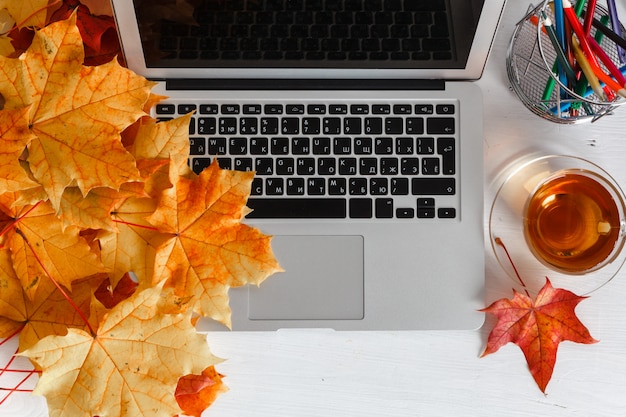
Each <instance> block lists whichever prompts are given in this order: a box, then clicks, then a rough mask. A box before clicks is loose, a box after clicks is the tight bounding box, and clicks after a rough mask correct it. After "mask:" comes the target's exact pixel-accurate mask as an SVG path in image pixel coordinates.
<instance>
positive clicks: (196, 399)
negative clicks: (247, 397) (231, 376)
mask: <svg viewBox="0 0 626 417" xmlns="http://www.w3.org/2000/svg"><path fill="white" fill-rule="evenodd" d="M223 377H224V375H222V374H220V373H218V372H217V371H216V370H215V367H213V366H210V367H208V368H207V369H205V370H204V371H202V374H201V375H185V376H183V377H182V378H180V380H179V381H178V385H177V386H176V393H175V395H176V401H178V405H180V408H182V409H183V411H184V413H185V415H186V416H192V417H201V415H202V412H203V411H204V410H206V409H207V408H208V407H209V406H210V405H211V404H213V402H214V401H215V399H216V398H217V396H218V395H219V394H221V393H223V392H226V391H227V390H228V388H227V387H226V386H225V385H224V383H223V382H222V378H223Z"/></svg>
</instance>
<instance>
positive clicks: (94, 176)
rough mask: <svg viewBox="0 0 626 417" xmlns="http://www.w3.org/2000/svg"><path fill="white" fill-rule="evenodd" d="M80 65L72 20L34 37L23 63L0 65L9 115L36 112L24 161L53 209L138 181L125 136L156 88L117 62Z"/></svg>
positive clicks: (79, 42) (1, 87) (79, 40)
mask: <svg viewBox="0 0 626 417" xmlns="http://www.w3.org/2000/svg"><path fill="white" fill-rule="evenodd" d="M83 58H84V53H83V43H82V38H81V36H80V33H79V31H78V29H77V27H76V15H75V14H73V15H72V16H71V18H70V19H68V20H66V21H61V22H58V23H54V24H52V25H50V26H47V27H45V28H44V29H42V30H40V31H37V32H36V34H35V39H34V40H33V43H32V45H31V46H30V47H29V48H28V50H27V51H26V52H25V53H24V55H23V56H21V57H20V58H16V59H11V58H5V57H0V94H1V95H2V96H3V97H4V99H5V109H16V108H22V107H26V106H31V113H30V118H29V123H30V126H31V132H32V133H33V134H34V135H35V136H36V138H33V139H32V140H31V141H30V143H29V145H28V158H27V161H28V162H29V164H30V168H31V171H32V174H33V176H34V177H35V179H36V180H37V181H38V182H39V183H40V184H41V185H42V186H43V187H44V189H45V190H46V192H47V194H48V197H49V198H50V201H51V202H52V205H53V207H55V209H58V208H59V205H60V200H61V197H62V194H63V191H64V190H65V188H67V187H68V186H70V185H73V184H75V185H76V186H77V187H78V188H79V189H80V190H81V192H82V193H83V195H86V194H87V192H88V191H89V190H91V189H93V188H96V187H109V188H112V189H115V190H117V189H119V187H120V186H121V185H122V184H123V183H125V182H128V181H135V180H139V179H140V177H139V173H138V171H137V167H136V165H135V159H134V158H133V156H132V155H131V154H130V153H129V152H128V151H126V149H124V147H123V146H122V143H121V136H120V133H121V131H122V130H123V129H125V128H126V127H127V126H129V125H130V124H132V123H133V122H134V121H135V120H137V119H138V118H139V117H141V116H143V115H144V114H145V113H144V112H143V110H142V106H143V104H144V103H145V102H146V101H147V99H148V97H149V95H150V89H151V87H152V86H153V83H151V82H149V81H147V80H146V79H145V78H143V77H140V76H138V75H136V74H134V73H133V72H131V71H129V70H127V69H125V68H122V67H121V66H120V65H119V64H117V62H116V61H112V62H110V63H108V64H104V65H100V66H97V67H86V66H83V65H82V63H83Z"/></svg>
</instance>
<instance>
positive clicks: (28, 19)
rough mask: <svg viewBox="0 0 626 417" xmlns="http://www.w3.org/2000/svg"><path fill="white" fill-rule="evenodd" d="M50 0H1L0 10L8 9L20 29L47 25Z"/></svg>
mask: <svg viewBox="0 0 626 417" xmlns="http://www.w3.org/2000/svg"><path fill="white" fill-rule="evenodd" d="M48 1H49V0H20V1H16V0H0V10H2V9H6V10H7V11H8V12H9V14H10V15H11V16H12V17H13V19H14V20H15V21H16V22H17V24H18V25H19V27H20V28H22V27H28V26H34V27H37V28H41V27H43V26H44V25H45V24H46V18H47V15H48V9H47V7H46V6H48Z"/></svg>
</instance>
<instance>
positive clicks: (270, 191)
mask: <svg viewBox="0 0 626 417" xmlns="http://www.w3.org/2000/svg"><path fill="white" fill-rule="evenodd" d="M284 189H285V182H284V180H283V179H282V178H267V179H266V180H265V194H267V195H282V194H283V192H284Z"/></svg>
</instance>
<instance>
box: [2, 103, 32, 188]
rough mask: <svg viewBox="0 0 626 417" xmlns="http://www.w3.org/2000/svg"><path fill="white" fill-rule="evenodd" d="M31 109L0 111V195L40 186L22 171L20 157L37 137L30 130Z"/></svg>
mask: <svg viewBox="0 0 626 417" xmlns="http://www.w3.org/2000/svg"><path fill="white" fill-rule="evenodd" d="M28 112H29V108H28V107H24V108H21V109H15V110H0V194H4V193H6V192H11V191H19V190H22V189H27V188H33V187H36V186H37V185H38V184H37V183H36V182H35V181H33V180H32V179H31V178H30V177H29V176H28V173H27V172H26V171H25V170H24V169H22V166H21V164H20V157H21V156H22V154H23V153H24V149H26V145H28V144H29V143H30V141H31V140H32V139H33V138H34V137H35V136H34V135H33V134H32V133H31V132H30V131H29V130H28Z"/></svg>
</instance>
